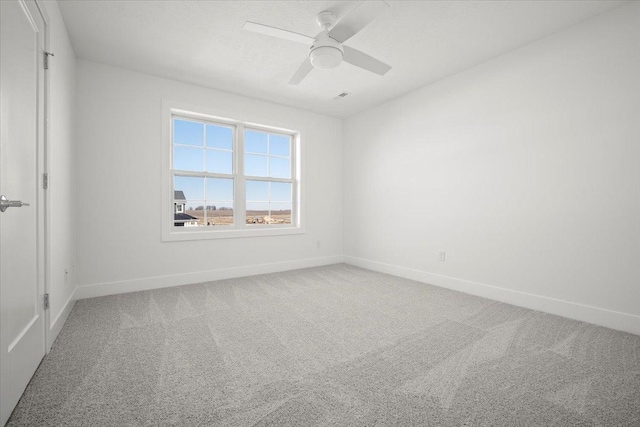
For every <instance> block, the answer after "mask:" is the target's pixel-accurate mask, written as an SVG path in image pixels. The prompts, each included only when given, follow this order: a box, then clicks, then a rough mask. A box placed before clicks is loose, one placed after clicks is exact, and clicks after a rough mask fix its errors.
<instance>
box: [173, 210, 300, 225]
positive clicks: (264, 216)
mask: <svg viewBox="0 0 640 427" xmlns="http://www.w3.org/2000/svg"><path fill="white" fill-rule="evenodd" d="M204 212H205V211H204V210H203V209H199V210H195V209H193V210H192V209H187V210H186V211H185V213H186V214H188V215H191V216H193V217H195V218H198V225H206V224H205V220H204ZM206 212H207V222H208V223H209V225H232V224H233V210H232V209H217V210H207V211H206ZM247 224H291V210H284V211H271V215H269V211H266V210H264V211H247Z"/></svg>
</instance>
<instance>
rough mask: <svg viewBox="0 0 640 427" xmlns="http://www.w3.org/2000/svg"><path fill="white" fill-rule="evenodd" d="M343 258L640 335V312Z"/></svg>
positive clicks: (357, 263) (374, 267)
mask: <svg viewBox="0 0 640 427" xmlns="http://www.w3.org/2000/svg"><path fill="white" fill-rule="evenodd" d="M343 258H344V262H345V263H347V264H351V265H355V266H357V267H362V268H366V269H369V270H374V271H378V272H381V273H387V274H392V275H394V276H399V277H404V278H406V279H411V280H415V281H418V282H423V283H428V284H430V285H435V286H439V287H442V288H448V289H453V290H456V291H460V292H465V293H468V294H472V295H477V296H480V297H483V298H488V299H492V300H495V301H500V302H504V303H507V304H513V305H517V306H520V307H525V308H530V309H532V310H538V311H543V312H545V313H550V314H555V315H558V316H562V317H568V318H570V319H575V320H580V321H583V322H588V323H593V324H596V325H600V326H604V327H607V328H611V329H616V330H619V331H624V332H630V333H632V334H636V335H640V316H636V315H633V314H628V313H621V312H618V311H612V310H607V309H604V308H598V307H592V306H588V305H583V304H578V303H574V302H570V301H564V300H559V299H555V298H549V297H544V296H540V295H534V294H528V293H525V292H519V291H513V290H510V289H505V288H499V287H496V286H491V285H486V284H484V283H477V282H472V281H469V280H464V279H458V278H455V277H449V276H443V275H440V274H435V273H429V272H426V271H421V270H414V269H411V268H406V267H400V266H396V265H391V264H385V263H382V262H377V261H371V260H367V259H362V258H357V257H352V256H347V255H345V256H344V257H343Z"/></svg>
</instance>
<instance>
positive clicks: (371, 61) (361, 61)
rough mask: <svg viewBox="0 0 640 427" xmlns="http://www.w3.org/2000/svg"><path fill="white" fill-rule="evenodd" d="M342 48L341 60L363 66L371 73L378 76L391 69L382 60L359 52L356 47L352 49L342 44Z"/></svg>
mask: <svg viewBox="0 0 640 427" xmlns="http://www.w3.org/2000/svg"><path fill="white" fill-rule="evenodd" d="M342 48H343V49H344V56H343V57H342V60H343V61H345V62H348V63H349V64H353V65H355V66H356V67H360V68H363V69H365V70H367V71H371V72H372V73H376V74H378V75H380V76H384V75H385V74H387V71H389V70H390V69H391V66H390V65H387V64H385V63H384V62H382V61H378V60H377V59H376V58H374V57H372V56H369V55H367V54H366V53H364V52H360V51H359V50H357V49H353V48H351V47H349V46H342Z"/></svg>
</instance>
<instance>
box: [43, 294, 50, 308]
mask: <svg viewBox="0 0 640 427" xmlns="http://www.w3.org/2000/svg"><path fill="white" fill-rule="evenodd" d="M44 309H45V310H49V294H44Z"/></svg>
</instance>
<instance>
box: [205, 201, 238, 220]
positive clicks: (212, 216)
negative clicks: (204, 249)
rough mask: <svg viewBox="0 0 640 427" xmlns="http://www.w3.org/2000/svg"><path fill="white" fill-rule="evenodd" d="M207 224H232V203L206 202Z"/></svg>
mask: <svg viewBox="0 0 640 427" xmlns="http://www.w3.org/2000/svg"><path fill="white" fill-rule="evenodd" d="M206 208H207V224H208V225H233V203H230V202H217V201H213V202H207V207H206Z"/></svg>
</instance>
